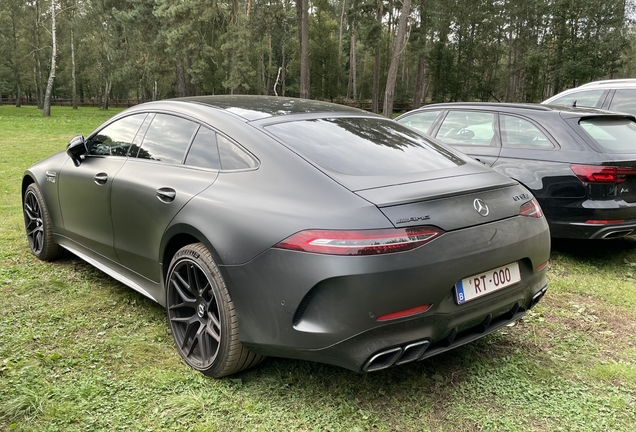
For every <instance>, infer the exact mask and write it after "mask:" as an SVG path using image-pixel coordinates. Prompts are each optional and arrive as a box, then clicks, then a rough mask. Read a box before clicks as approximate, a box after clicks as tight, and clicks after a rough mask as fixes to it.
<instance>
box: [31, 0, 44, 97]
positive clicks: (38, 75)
mask: <svg viewBox="0 0 636 432" xmlns="http://www.w3.org/2000/svg"><path fill="white" fill-rule="evenodd" d="M34 6H35V26H34V27H33V47H34V49H33V51H32V53H33V83H34V87H35V99H36V100H37V104H38V109H43V108H44V97H43V92H42V63H41V62H40V25H41V21H40V18H41V16H42V14H41V12H40V2H39V0H36V1H35V2H34Z"/></svg>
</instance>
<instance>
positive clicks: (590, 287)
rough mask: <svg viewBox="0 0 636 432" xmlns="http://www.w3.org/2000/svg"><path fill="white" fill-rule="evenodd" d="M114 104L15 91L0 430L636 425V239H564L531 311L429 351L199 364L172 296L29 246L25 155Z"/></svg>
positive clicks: (4, 163) (6, 151)
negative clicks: (27, 99)
mask: <svg viewBox="0 0 636 432" xmlns="http://www.w3.org/2000/svg"><path fill="white" fill-rule="evenodd" d="M115 112H117V111H115V110H111V111H108V112H104V111H99V110H97V109H91V108H83V109H80V110H79V111H75V112H73V111H72V110H71V109H70V108H63V107H53V112H52V114H53V116H52V117H50V118H46V119H45V118H43V117H42V116H41V111H38V110H36V109H35V108H34V107H23V108H20V109H16V108H14V107H7V106H0V193H1V194H0V430H37V431H49V430H50V431H57V430H63V431H75V430H76V431H85V430H108V431H110V430H144V431H146V430H187V431H190V430H195V431H234V430H250V431H251V430H257V431H269V430H285V431H287V430H300V431H427V430H430V431H527V430H535V431H555V430H563V431H569V430H572V431H633V430H634V428H635V425H636V336H635V334H636V241H635V240H632V239H627V240H619V241H613V242H601V243H597V242H557V243H555V244H554V248H553V253H552V262H551V266H550V270H549V279H550V289H549V291H548V294H547V295H546V297H545V298H544V300H543V301H542V302H541V303H540V304H539V305H538V306H537V307H536V308H535V309H534V310H533V311H531V312H530V313H529V314H528V315H527V316H526V317H525V318H524V319H523V320H522V321H521V322H519V323H518V324H516V325H514V326H512V327H507V328H505V330H504V331H500V332H498V333H496V334H494V335H491V336H489V337H486V338H484V339H482V340H480V341H478V342H476V343H473V344H471V345H468V346H465V347H462V348H459V349H457V350H454V351H452V352H449V353H445V354H442V355H439V356H437V357H432V358H429V359H427V360H424V361H422V362H418V363H416V364H409V365H406V366H402V367H399V368H393V369H389V370H386V371H382V372H377V373H372V374H356V373H353V372H350V371H347V370H344V369H339V368H337V367H332V366H327V365H321V364H317V363H310V362H303V361H295V360H286V359H275V358H270V359H267V360H265V362H263V363H262V364H261V365H259V366H258V367H257V368H255V369H253V370H250V371H247V372H245V373H242V374H240V375H237V376H233V377H231V378H229V379H222V380H212V379H208V378H205V377H204V376H203V375H201V374H199V373H197V372H194V371H193V370H191V369H189V368H188V367H187V366H186V365H185V364H184V363H182V362H181V361H180V358H179V356H178V354H177V352H176V350H175V348H174V347H173V344H172V339H171V336H170V334H169V333H168V330H167V323H166V319H165V316H164V311H163V310H162V308H161V307H159V306H158V305H156V304H155V303H153V302H151V301H150V300H147V299H146V298H144V297H142V296H141V295H139V294H137V293H136V292H134V291H132V290H130V289H128V288H126V287H125V286H123V285H122V284H120V283H118V282H116V281H115V280H113V279H111V278H109V277H108V276H106V275H104V274H103V273H101V272H99V271H98V270H95V269H93V268H92V267H90V266H88V265H87V264H84V263H83V262H82V261H80V260H79V259H77V258H74V257H72V256H71V257H67V258H64V259H61V260H59V261H56V262H53V263H44V262H40V261H38V260H36V259H35V258H34V257H33V256H32V255H31V254H30V253H29V251H28V245H27V242H26V237H25V235H24V232H23V231H24V227H23V219H22V216H21V203H20V179H21V176H22V173H23V171H24V169H25V168H27V167H28V166H29V165H31V164H32V163H33V162H35V161H37V160H39V159H41V158H43V157H45V156H47V155H49V154H51V153H53V152H55V151H59V150H63V149H64V147H65V145H66V143H67V142H68V141H69V139H70V138H72V137H73V136H74V135H77V134H84V135H88V134H89V133H90V132H91V131H92V130H93V129H94V127H96V126H97V125H99V124H100V123H101V122H102V121H104V120H105V119H107V118H108V117H110V116H111V115H113V114H115Z"/></svg>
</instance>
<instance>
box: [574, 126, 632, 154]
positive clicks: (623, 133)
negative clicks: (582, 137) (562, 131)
mask: <svg viewBox="0 0 636 432" xmlns="http://www.w3.org/2000/svg"><path fill="white" fill-rule="evenodd" d="M579 124H580V125H581V127H582V128H583V129H584V130H585V131H586V132H587V133H588V134H589V135H590V136H591V137H592V138H593V139H594V141H596V142H597V143H598V144H599V145H600V146H601V148H602V149H603V150H604V151H606V152H607V153H636V123H634V122H633V121H632V120H630V119H627V118H593V119H584V120H581V121H580V122H579Z"/></svg>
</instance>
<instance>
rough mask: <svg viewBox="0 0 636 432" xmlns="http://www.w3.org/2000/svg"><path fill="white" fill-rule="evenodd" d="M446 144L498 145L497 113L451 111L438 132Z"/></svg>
mask: <svg viewBox="0 0 636 432" xmlns="http://www.w3.org/2000/svg"><path fill="white" fill-rule="evenodd" d="M437 139H439V140H440V141H442V142H444V143H446V144H455V145H465V146H489V145H497V142H496V140H495V114H494V113H487V112H479V111H450V112H449V113H448V115H447V116H446V118H445V119H444V121H443V122H442V126H441V127H440V129H439V132H437Z"/></svg>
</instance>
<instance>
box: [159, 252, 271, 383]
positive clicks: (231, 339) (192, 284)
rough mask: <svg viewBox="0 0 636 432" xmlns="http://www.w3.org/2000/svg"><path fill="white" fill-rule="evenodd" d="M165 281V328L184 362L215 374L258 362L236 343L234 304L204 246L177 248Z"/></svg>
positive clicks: (229, 371)
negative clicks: (170, 333)
mask: <svg viewBox="0 0 636 432" xmlns="http://www.w3.org/2000/svg"><path fill="white" fill-rule="evenodd" d="M166 281H167V282H166V283H167V285H168V286H167V289H166V309H167V313H168V321H169V323H170V330H171V331H172V337H173V338H174V341H175V344H176V345H177V350H178V351H179V354H180V355H181V357H182V358H183V360H184V361H185V362H186V363H187V364H188V365H189V366H191V367H192V368H194V369H196V370H198V371H200V372H202V373H203V374H205V375H207V376H211V377H214V378H220V377H223V376H226V375H231V374H233V373H237V372H240V371H242V370H245V369H247V368H250V367H252V366H254V365H256V364H258V363H259V362H260V361H261V360H263V358H264V357H263V356H260V355H256V354H254V353H252V352H250V351H249V350H248V349H247V348H245V347H243V345H241V342H240V341H239V334H238V320H237V317H236V311H235V310H234V304H233V303H232V299H231V298H230V295H229V293H228V291H227V287H226V286H225V282H224V281H223V277H222V276H221V273H220V272H219V269H218V267H217V266H216V264H215V263H214V260H213V259H212V255H211V254H210V252H209V251H208V250H207V249H206V248H205V246H203V245H202V244H201V243H196V244H192V245H188V246H185V247H183V248H182V249H180V250H179V251H178V252H177V253H176V254H175V256H174V257H173V258H172V261H171V263H170V267H169V269H168V276H167V278H166Z"/></svg>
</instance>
